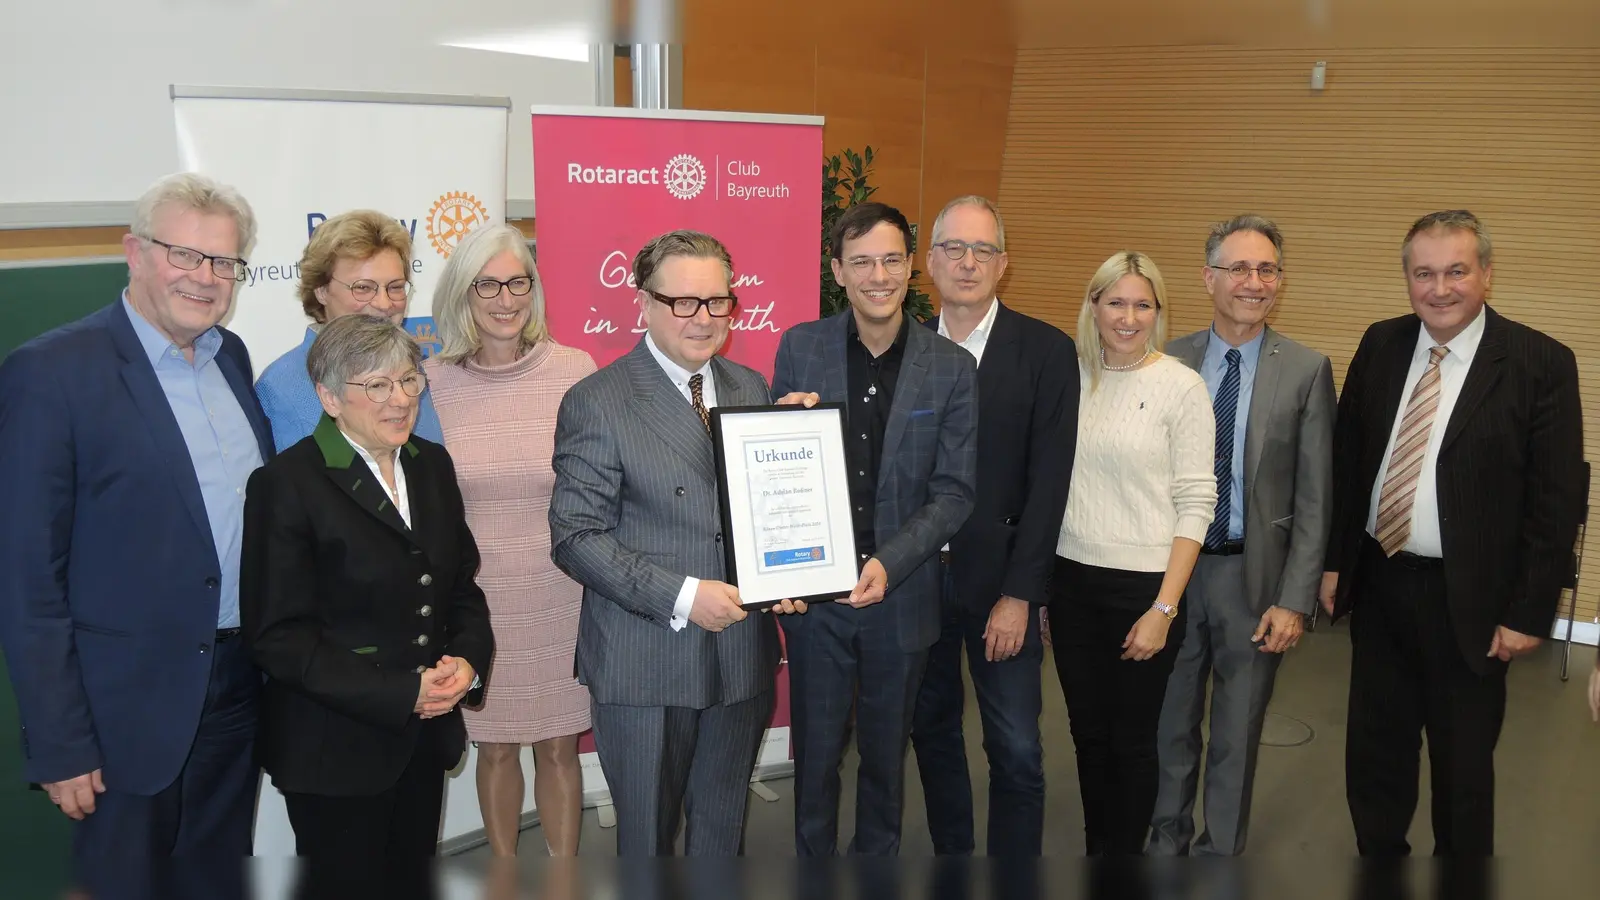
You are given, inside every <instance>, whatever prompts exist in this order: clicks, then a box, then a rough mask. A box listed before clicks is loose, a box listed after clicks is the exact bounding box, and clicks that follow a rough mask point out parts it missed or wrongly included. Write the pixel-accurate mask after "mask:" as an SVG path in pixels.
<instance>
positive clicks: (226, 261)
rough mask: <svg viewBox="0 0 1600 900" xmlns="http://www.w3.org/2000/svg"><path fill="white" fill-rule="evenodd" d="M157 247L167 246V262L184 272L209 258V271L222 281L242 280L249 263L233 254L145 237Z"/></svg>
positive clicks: (193, 268)
mask: <svg viewBox="0 0 1600 900" xmlns="http://www.w3.org/2000/svg"><path fill="white" fill-rule="evenodd" d="M145 240H147V241H149V242H150V243H152V244H155V245H156V246H157V247H165V248H167V262H169V263H171V264H173V265H174V266H177V267H178V268H180V269H182V270H184V271H185V272H193V271H194V270H196V269H198V268H200V264H201V263H203V262H205V261H206V260H208V259H209V260H211V272H212V274H214V275H216V276H217V277H218V278H221V279H222V280H223V281H243V280H244V277H245V274H244V270H245V266H247V265H249V264H248V263H246V262H245V261H244V260H242V259H239V258H237V257H233V256H211V255H209V254H206V253H201V252H200V251H199V250H194V249H191V248H189V247H179V246H178V245H177V244H169V243H167V242H166V241H158V240H156V239H155V238H145Z"/></svg>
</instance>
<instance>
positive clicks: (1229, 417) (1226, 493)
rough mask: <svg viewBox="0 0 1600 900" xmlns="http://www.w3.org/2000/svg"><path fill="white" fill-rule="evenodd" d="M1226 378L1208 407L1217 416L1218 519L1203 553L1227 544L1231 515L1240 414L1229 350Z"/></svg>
mask: <svg viewBox="0 0 1600 900" xmlns="http://www.w3.org/2000/svg"><path fill="white" fill-rule="evenodd" d="M1226 359H1227V360H1228V371H1227V374H1225V375H1223V376H1222V386H1221V387H1219V388H1217V396H1216V397H1214V398H1212V401H1211V405H1212V408H1213V409H1214V410H1216V414H1217V452H1216V463H1215V464H1214V467H1213V471H1215V472H1216V473H1217V515H1216V518H1214V519H1212V520H1211V527H1210V528H1207V529H1206V549H1207V550H1215V549H1217V548H1218V547H1221V546H1222V545H1223V544H1224V543H1225V542H1226V541H1227V540H1228V520H1229V519H1230V518H1231V517H1232V514H1233V423H1234V419H1236V418H1237V417H1238V414H1239V351H1238V350H1237V349H1229V350H1228V353H1227V356H1226Z"/></svg>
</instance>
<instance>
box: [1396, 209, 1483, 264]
mask: <svg viewBox="0 0 1600 900" xmlns="http://www.w3.org/2000/svg"><path fill="white" fill-rule="evenodd" d="M1431 231H1470V232H1471V233H1472V234H1473V236H1474V237H1476V238H1477V239H1478V265H1480V266H1482V267H1484V268H1488V267H1489V266H1492V265H1494V241H1493V240H1492V239H1491V238H1490V237H1489V227H1488V226H1487V225H1484V224H1483V222H1482V221H1480V220H1479V219H1478V217H1477V216H1475V215H1473V214H1472V213H1471V212H1470V211H1468V210H1465V209H1445V210H1440V211H1439V212H1431V213H1428V214H1427V215H1425V216H1423V217H1422V218H1420V219H1418V220H1417V221H1415V222H1413V223H1412V224H1411V230H1410V231H1408V232H1406V239H1405V242H1404V243H1402V244H1401V245H1400V261H1401V263H1402V264H1404V266H1405V267H1406V268H1408V269H1409V268H1411V241H1412V240H1413V239H1415V238H1416V236H1417V235H1419V234H1427V233H1428V232H1431Z"/></svg>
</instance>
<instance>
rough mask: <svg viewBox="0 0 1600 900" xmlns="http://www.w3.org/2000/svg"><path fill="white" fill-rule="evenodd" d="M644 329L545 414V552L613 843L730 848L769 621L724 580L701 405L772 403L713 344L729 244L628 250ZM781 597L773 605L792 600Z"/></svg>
mask: <svg viewBox="0 0 1600 900" xmlns="http://www.w3.org/2000/svg"><path fill="white" fill-rule="evenodd" d="M633 275H634V283H635V284H637V285H638V286H639V292H638V302H639V305H640V308H641V312H642V313H643V316H644V321H645V323H646V325H647V328H648V331H647V333H646V334H645V337H644V339H643V340H641V341H640V342H639V344H638V346H637V347H635V348H634V349H633V351H632V352H630V353H629V354H628V355H626V356H624V357H622V358H621V359H619V360H617V361H616V362H614V363H612V364H610V365H608V366H606V367H604V368H602V369H601V370H600V371H598V372H595V373H594V374H593V375H590V376H589V377H587V378H585V379H584V380H582V381H580V382H578V383H577V384H576V385H574V386H573V387H572V389H571V390H569V391H568V392H567V395H566V397H565V398H564V399H563V400H562V402H561V410H560V412H559V413H558V415H557V418H556V438H555V458H554V468H555V487H554V491H553V493H552V495H551V499H550V543H551V556H552V557H553V559H554V560H555V562H556V564H557V565H558V566H560V567H561V568H562V570H563V571H565V572H566V573H567V574H569V575H571V576H572V577H573V578H574V579H575V580H576V581H578V582H579V583H580V584H582V585H583V611H582V614H581V617H580V619H579V625H578V648H577V658H576V667H577V670H578V678H579V680H580V681H582V682H583V683H584V684H585V685H587V686H588V688H589V694H590V699H591V702H592V705H593V708H592V716H591V720H592V722H593V726H594V738H595V747H596V749H597V750H598V751H599V755H600V767H601V769H602V771H604V773H605V777H606V783H607V785H608V786H609V787H610V789H611V796H612V800H613V802H614V803H615V805H616V810H617V823H618V828H617V850H618V853H619V854H620V855H623V856H652V855H670V854H672V852H673V850H674V846H675V844H676V840H677V833H678V825H679V822H680V820H681V819H682V818H683V813H684V809H685V807H687V810H688V816H687V819H688V820H687V827H686V829H685V837H684V844H685V850H686V852H687V853H688V854H690V855H696V856H699V855H720V856H729V855H734V854H737V853H738V852H739V851H740V845H741V842H742V840H743V834H744V817H745V804H746V795H747V794H748V785H749V783H750V773H751V771H752V770H753V769H754V767H755V758H756V749H757V745H758V744H759V743H760V740H761V733H762V731H763V730H764V729H765V728H766V725H767V722H768V720H769V719H770V718H771V716H772V704H773V692H774V685H775V682H774V677H775V675H776V673H777V668H778V633H777V628H776V626H775V625H774V624H773V620H772V618H771V617H770V616H766V615H754V616H752V615H747V614H746V611H745V610H744V609H743V608H742V607H741V606H740V605H739V591H738V589H737V588H735V587H733V586H732V585H729V584H726V583H724V582H723V581H722V579H723V577H724V572H723V549H722V545H723V535H722V532H721V524H720V517H719V514H718V510H717V477H716V465H715V462H714V460H713V456H712V449H711V438H710V434H709V420H710V414H709V412H708V410H709V409H711V408H713V407H715V406H718V405H719V404H720V405H723V406H751V405H765V404H767V403H768V402H770V397H769V395H768V393H767V384H766V381H765V379H763V378H762V377H761V375H760V374H759V373H757V372H756V371H754V370H752V369H748V368H745V367H744V366H741V365H738V364H737V363H732V362H729V361H728V360H726V359H723V358H722V357H719V356H717V355H716V354H717V351H718V349H720V348H721V347H722V345H723V343H724V342H725V341H726V340H727V337H728V328H729V324H730V322H731V319H730V317H731V316H732V315H733V313H734V310H735V308H736V306H737V304H736V302H735V300H734V299H733V297H732V295H731V293H730V291H729V285H730V283H731V282H732V278H733V262H732V260H731V259H730V257H729V256H728V251H727V249H726V248H724V247H723V245H722V244H721V242H719V241H718V240H717V239H716V238H713V237H711V236H710V235H707V234H701V233H699V232H693V231H673V232H669V233H667V234H664V235H661V236H660V237H657V238H655V239H653V240H651V241H650V242H649V243H648V244H646V245H645V246H644V248H643V249H641V250H640V251H639V253H638V255H637V256H636V257H634V261H633ZM803 610H804V604H790V603H788V602H785V603H784V604H782V605H781V608H779V611H780V612H796V611H803Z"/></svg>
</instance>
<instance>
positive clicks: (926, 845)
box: [440, 627, 1600, 900]
mask: <svg viewBox="0 0 1600 900" xmlns="http://www.w3.org/2000/svg"><path fill="white" fill-rule="evenodd" d="M1557 650H1558V648H1557V647H1552V646H1546V647H1545V648H1543V649H1542V650H1541V651H1540V652H1539V653H1537V654H1536V655H1534V656H1532V657H1530V658H1528V659H1525V660H1522V661H1519V662H1518V663H1517V664H1516V665H1514V666H1513V667H1512V671H1511V676H1510V702H1509V705H1508V709H1507V714H1506V725H1505V731H1504V735H1503V737H1502V739H1501V742H1500V749H1499V756H1498V773H1499V786H1498V804H1499V813H1498V816H1499V825H1498V835H1497V841H1498V849H1499V851H1500V854H1501V862H1500V864H1499V866H1498V869H1497V877H1496V881H1497V882H1498V884H1499V886H1500V890H1499V891H1498V896H1501V897H1512V898H1522V897H1528V898H1554V897H1574V898H1575V897H1579V896H1584V897H1588V896H1593V888H1594V886H1595V885H1596V884H1600V862H1597V857H1600V728H1596V727H1595V726H1594V725H1592V724H1590V722H1589V718H1588V712H1587V709H1586V707H1585V704H1584V685H1585V682H1586V679H1587V675H1588V671H1589V668H1590V667H1591V666H1592V665H1593V659H1594V655H1593V654H1594V650H1593V648H1584V647H1579V648H1575V651H1574V677H1573V679H1572V680H1571V681H1570V682H1568V683H1565V684H1563V683H1562V682H1561V681H1559V680H1558V679H1557V677H1556V663H1557ZM1349 654H1350V644H1349V638H1348V632H1347V631H1346V630H1345V629H1344V628H1343V627H1338V628H1332V629H1328V628H1324V629H1323V630H1322V631H1321V632H1319V633H1317V634H1313V635H1309V636H1307V638H1306V639H1305V640H1303V641H1302V642H1301V645H1300V647H1299V648H1297V649H1296V650H1295V651H1294V652H1293V653H1292V654H1291V655H1290V657H1289V658H1288V659H1286V660H1285V661H1284V664H1283V667H1282V669H1281V670H1280V675H1279V679H1278V689H1277V693H1276V697H1275V698H1274V701H1273V706H1272V710H1273V718H1272V719H1271V720H1270V721H1269V727H1268V734H1267V740H1268V741H1269V742H1270V741H1273V740H1274V739H1275V738H1277V739H1281V742H1284V743H1287V742H1291V741H1294V740H1297V739H1303V738H1304V737H1305V736H1306V731H1305V729H1306V728H1309V730H1310V740H1309V741H1305V742H1304V743H1301V744H1299V745H1298V746H1292V747H1283V746H1265V747H1263V749H1262V751H1261V757H1260V769H1259V776H1258V780H1257V787H1256V798H1255V807H1254V810H1255V811H1254V817H1253V827H1252V831H1251V839H1250V851H1249V864H1248V865H1247V866H1246V867H1243V868H1241V869H1238V870H1230V871H1229V872H1227V873H1224V872H1222V871H1221V870H1218V871H1217V872H1214V873H1213V875H1215V876H1216V878H1219V879H1222V882H1221V883H1222V884H1223V885H1226V886H1222V887H1218V886H1215V885H1214V886H1213V888H1212V889H1211V890H1209V891H1206V892H1204V893H1196V891H1198V888H1196V887H1195V886H1194V885H1192V884H1191V885H1190V886H1189V887H1188V888H1185V889H1184V890H1181V891H1180V892H1178V893H1176V894H1173V896H1219V897H1220V896H1229V897H1231V896H1242V895H1243V894H1244V893H1246V885H1248V886H1250V890H1249V891H1248V893H1250V894H1251V895H1252V896H1264V897H1291V896H1294V897H1313V896H1351V894H1350V890H1351V887H1350V886H1351V884H1352V878H1353V872H1352V867H1351V864H1350V860H1351V858H1352V857H1353V856H1354V853H1355V839H1354V836H1353V834H1352V832H1351V829H1350V820H1349V814H1348V812H1347V810H1346V807H1345V803H1344V773H1343V754H1344V717H1345V705H1346V684H1347V675H1348V667H1349ZM1043 677H1044V678H1045V688H1046V690H1045V698H1046V703H1045V714H1044V718H1043V730H1044V741H1045V751H1046V757H1045V761H1046V772H1047V780H1048V784H1049V787H1048V795H1047V800H1046V814H1045V847H1046V853H1047V855H1049V856H1051V857H1054V858H1055V859H1053V860H1050V861H1047V867H1046V872H1047V882H1046V884H1047V885H1048V886H1047V887H1044V888H1041V890H1042V892H1043V894H1044V895H1047V896H1071V895H1075V894H1076V893H1077V892H1078V891H1079V890H1080V889H1082V890H1088V888H1087V887H1086V885H1088V884H1089V882H1088V881H1086V880H1085V879H1086V877H1087V875H1088V873H1086V871H1085V870H1084V868H1083V867H1082V866H1081V865H1080V864H1079V862H1078V860H1077V858H1078V857H1079V856H1080V855H1081V854H1082V851H1083V842H1082V827H1083V820H1082V813H1081V810H1080V808H1079V801H1078V785H1077V776H1076V771H1075V766H1074V762H1073V755H1072V738H1071V735H1070V734H1069V732H1068V727H1067V716H1066V709H1065V707H1064V705H1063V703H1062V700H1061V694H1060V690H1059V687H1058V686H1057V683H1056V679H1055V673H1054V669H1053V668H1052V667H1051V665H1050V663H1049V661H1048V660H1047V661H1046V664H1045V667H1044V674H1043ZM971 703H972V701H970V700H969V717H968V725H967V740H968V751H969V754H970V758H971V760H972V762H973V765H974V769H975V771H977V772H980V773H981V772H983V771H984V768H983V752H982V749H981V743H980V740H981V738H980V735H979V733H978V727H977V722H976V716H975V714H971V713H970V710H971V709H972V707H971ZM1302 726H1304V727H1302ZM1424 771H1426V766H1424ZM844 783H845V800H844V808H843V809H842V810H841V816H840V821H841V823H842V824H841V829H842V831H843V833H842V834H841V836H840V844H841V846H843V845H844V844H845V843H846V842H847V841H848V838H849V830H850V826H849V823H850V822H852V821H853V784H854V761H853V759H851V760H847V762H846V766H845V772H844ZM769 786H770V787H771V788H772V789H773V791H774V792H776V794H777V795H778V799H777V800H776V801H775V802H766V801H762V800H760V799H758V798H756V797H755V796H754V795H752V797H751V806H750V814H749V822H748V829H747V837H746V855H747V863H746V865H745V866H744V867H743V868H741V869H740V870H739V875H740V878H741V879H742V880H741V881H739V882H738V884H737V886H735V887H729V886H728V885H722V886H721V887H717V888H713V887H712V884H711V883H704V884H702V885H701V886H700V889H696V888H695V887H694V883H695V882H696V878H697V877H698V876H696V877H689V876H685V877H686V878H687V880H686V881H685V882H683V883H681V884H679V885H678V889H676V890H672V891H669V892H668V893H669V894H671V895H682V896H711V895H715V894H720V893H724V892H725V891H726V890H731V891H732V892H733V893H735V894H739V895H743V896H751V897H760V896H771V897H787V896H793V895H794V893H793V889H794V886H795V882H794V880H793V879H792V878H791V877H790V876H791V875H792V874H793V868H794V867H793V863H791V862H790V861H789V860H788V858H789V857H792V856H793V815H794V804H793V786H792V782H790V781H788V780H778V781H773V782H769ZM973 787H974V794H975V799H976V801H977V803H978V804H979V808H980V809H982V808H983V804H984V803H985V800H986V795H987V790H986V784H985V779H984V778H982V777H979V778H975V779H974V786H973ZM1423 791H1424V792H1423V797H1422V802H1421V804H1420V809H1419V810H1418V814H1417V819H1416V822H1415V824H1414V826H1413V828H1412V844H1413V846H1414V847H1416V848H1417V851H1418V853H1419V854H1426V853H1428V852H1430V851H1431V848H1432V839H1431V836H1430V825H1429V817H1428V799H1427V792H1426V783H1425V782H1424V788H1423ZM906 797H907V802H906V810H905V832H904V839H903V845H902V847H903V849H902V857H903V858H907V859H924V860H925V859H926V858H927V857H929V856H930V855H931V853H932V846H931V844H930V842H929V838H928V833H927V828H926V825H925V824H924V818H923V817H924V808H923V798H922V791H921V788H920V783H919V782H918V780H917V777H916V771H915V760H914V759H913V760H912V761H911V762H910V764H909V765H908V773H907V784H906ZM977 828H978V845H979V847H980V848H981V847H982V846H983V829H984V823H983V822H982V820H981V816H980V820H979V821H978V823H977ZM615 852H616V838H615V834H614V832H612V831H609V830H607V829H603V828H601V827H600V824H599V819H598V816H597V815H596V813H595V812H594V811H593V810H589V811H586V812H585V814H584V833H583V847H582V855H583V856H584V857H589V858H590V859H586V860H584V861H583V865H582V866H581V869H582V872H583V873H586V878H584V879H581V883H582V884H583V885H584V889H583V891H582V893H583V894H584V895H587V896H617V897H624V896H626V897H628V898H629V900H632V898H633V897H634V896H636V895H637V894H638V893H639V892H640V889H638V888H629V887H628V886H627V885H626V884H625V883H624V882H622V881H620V880H617V875H616V873H615V872H614V871H613V870H614V869H615V867H614V866H606V865H605V864H604V863H603V862H602V861H600V860H598V859H593V857H604V856H611V855H614V854H615ZM488 863H489V855H488V851H487V848H478V849H475V850H470V851H467V852H466V853H462V854H459V855H457V856H454V857H450V858H448V859H446V860H444V861H442V864H441V867H440V877H441V884H442V886H444V887H445V888H446V889H447V890H446V894H447V895H448V896H458V895H459V896H462V897H467V896H474V897H476V896H486V895H485V893H484V885H485V883H486V882H485V879H486V872H487V871H488V870H489V868H490V867H489V865H488ZM1417 869H1418V872H1417V873H1415V874H1416V876H1417V877H1419V878H1425V877H1426V876H1427V875H1428V872H1427V871H1426V870H1427V866H1426V864H1425V863H1419V864H1418V866H1417ZM687 871H690V872H693V871H695V870H693V869H690V870H687ZM975 871H977V872H978V873H979V874H981V873H983V872H986V871H988V870H987V867H985V866H983V864H982V863H981V862H980V863H978V864H977V868H976V870H975ZM939 872H940V870H939V869H938V868H937V867H935V866H933V865H932V864H931V863H926V862H923V863H917V864H913V865H910V866H908V867H906V868H905V870H904V877H905V878H906V879H907V880H905V881H901V882H897V883H894V884H893V885H892V886H885V885H877V886H873V885H876V882H870V883H861V882H859V881H858V880H857V879H855V878H854V877H847V878H845V880H844V881H843V882H841V884H840V885H839V886H838V889H839V894H838V896H850V895H858V896H859V895H875V896H876V897H878V898H882V897H883V891H884V890H890V891H892V892H893V893H896V894H899V895H901V896H917V895H923V894H924V892H925V890H933V889H934V887H935V886H937V885H941V884H942V885H945V888H944V889H941V890H935V891H934V893H936V894H942V893H945V891H946V890H948V889H949V885H950V884H953V883H955V882H958V881H961V879H946V880H941V879H939V878H937V877H935V876H937V875H938V874H939ZM503 874H504V878H505V880H506V882H507V886H508V887H509V885H510V883H511V882H512V881H515V882H516V883H517V884H519V885H520V886H521V887H520V892H518V893H516V894H515V895H517V896H540V895H544V894H546V893H549V894H551V895H555V894H560V893H563V892H564V891H562V890H559V889H558V888H559V886H560V885H562V884H564V883H565V882H566V879H567V878H569V877H570V878H578V875H577V873H574V872H564V871H560V870H552V869H551V867H550V866H549V865H548V861H547V860H546V858H545V854H544V846H543V841H542V840H541V839H540V837H539V833H538V830H537V828H534V829H531V830H529V831H528V832H525V833H524V835H523V846H522V853H521V856H520V858H519V859H518V860H517V861H516V870H515V872H512V871H507V872H506V873H503ZM1190 874H1193V873H1190ZM552 878H553V879H554V880H551V879H552ZM1231 879H1241V880H1239V881H1237V882H1235V881H1233V880H1231ZM976 881H977V882H985V879H984V878H982V877H979V878H977V879H976ZM963 883H964V882H963ZM851 885H854V886H855V889H854V890H850V889H849V888H850V886H851ZM497 893H499V892H497ZM822 893H823V895H834V893H833V889H831V888H830V889H827V890H824V891H823V892H822ZM1007 893H1011V891H1008V890H1007V889H1004V888H995V887H994V886H992V885H989V886H987V887H983V886H981V885H980V889H979V890H977V891H976V893H973V894H971V896H979V895H988V896H999V895H1002V894H1007ZM1092 893H1095V894H1097V895H1100V894H1102V893H1103V892H1102V891H1098V890H1096V891H1092ZM1138 893H1139V891H1134V890H1128V891H1124V890H1121V889H1111V891H1110V893H1104V895H1105V896H1131V895H1135V894H1138ZM512 895H513V894H505V896H512ZM954 895H955V896H968V895H969V894H968V893H967V892H966V891H965V890H961V891H959V892H957V893H956V894H954Z"/></svg>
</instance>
